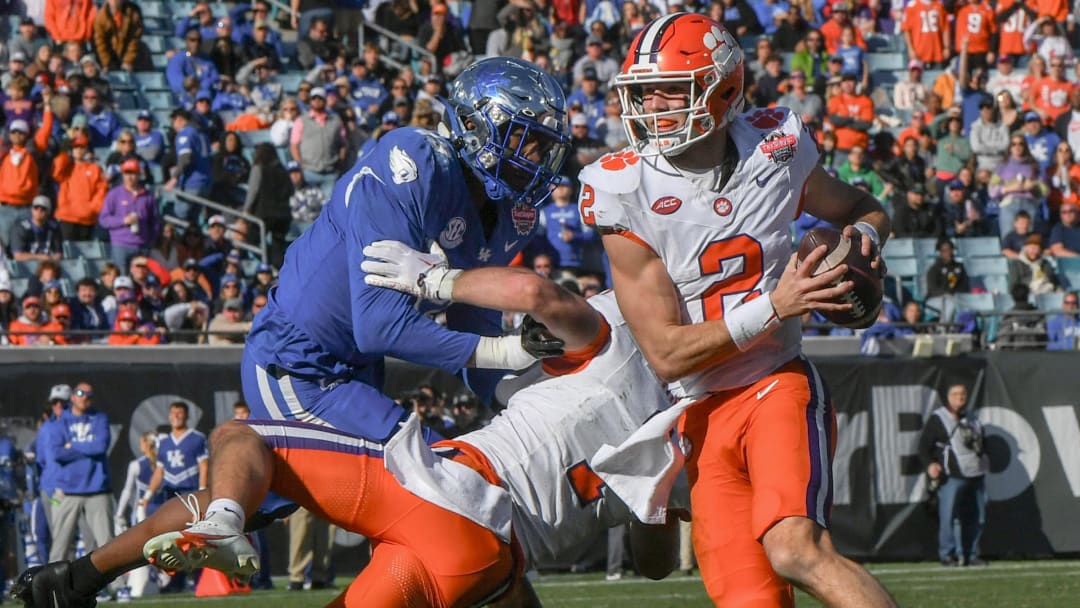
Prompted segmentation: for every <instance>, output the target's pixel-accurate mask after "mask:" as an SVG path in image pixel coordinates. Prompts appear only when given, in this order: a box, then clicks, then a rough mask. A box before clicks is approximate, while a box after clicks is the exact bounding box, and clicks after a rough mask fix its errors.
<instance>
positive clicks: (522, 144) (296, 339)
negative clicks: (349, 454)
mask: <svg viewBox="0 0 1080 608" xmlns="http://www.w3.org/2000/svg"><path fill="white" fill-rule="evenodd" d="M446 105H447V116H446V121H447V123H448V125H446V128H445V129H442V130H441V132H440V133H439V134H436V133H433V132H431V131H426V130H422V129H418V128H401V129H395V130H393V131H391V132H390V133H387V134H386V135H385V136H384V137H382V138H380V139H379V141H378V143H377V145H376V146H375V147H374V148H373V149H371V150H370V151H369V152H368V153H366V154H364V155H363V156H361V157H360V159H359V160H358V161H357V163H356V165H355V166H354V167H353V168H352V169H351V170H350V171H348V172H347V173H346V174H345V175H344V176H343V177H342V178H341V179H340V180H338V183H337V184H336V186H335V188H334V193H333V196H332V197H331V200H330V202H329V203H328V204H327V205H326V206H325V207H324V208H323V211H322V214H321V215H320V216H319V218H318V220H316V221H315V223H314V224H313V225H312V226H311V228H309V229H308V230H307V231H306V232H305V233H304V234H303V235H302V236H301V237H300V238H299V239H297V240H296V241H295V242H294V243H293V244H292V245H291V246H290V247H289V249H288V251H287V252H286V255H285V262H284V264H283V266H282V268H281V273H280V277H279V282H278V286H277V287H276V288H275V289H273V290H272V291H271V292H270V294H269V300H268V303H267V306H266V308H264V309H263V311H262V312H260V313H259V315H258V316H257V317H256V319H255V323H254V326H253V327H252V330H251V333H250V334H249V336H248V340H247V345H246V348H245V349H244V356H243V360H242V363H241V375H242V382H243V390H244V398H245V400H246V401H247V402H248V405H249V406H250V407H251V417H252V418H253V419H273V420H297V421H302V422H308V423H314V424H321V425H326V426H330V427H332V428H336V429H339V430H342V431H345V432H348V433H351V434H355V435H359V436H362V437H366V438H370V439H372V440H378V441H381V440H385V439H387V438H388V437H390V435H392V434H393V432H394V430H395V429H396V428H398V425H399V423H401V422H403V421H404V420H405V419H406V418H407V416H408V412H406V411H405V410H403V409H402V408H401V407H400V406H399V405H397V404H396V403H394V401H393V400H391V399H390V398H389V397H387V396H386V395H384V394H382V392H381V387H382V382H383V374H384V367H383V357H385V356H391V357H396V358H399V359H404V360H407V361H411V362H414V363H418V364H421V365H427V366H431V367H438V368H441V369H445V370H447V371H451V372H458V371H462V370H464V369H465V368H467V367H469V368H480V369H487V370H506V369H520V368H523V367H526V366H528V365H529V364H531V363H532V362H534V361H535V360H536V358H537V357H538V356H546V355H551V354H561V351H559V350H558V349H557V347H556V348H553V347H552V342H548V341H541V342H540V343H539V346H540V348H536V349H534V348H528V345H529V344H531V343H530V342H528V341H523V340H522V339H521V337H519V336H502V335H501V316H500V313H498V312H494V311H487V310H482V309H479V308H472V307H468V306H464V305H460V304H454V305H451V306H449V307H447V308H446V310H445V315H446V319H447V325H446V326H445V327H444V326H442V325H439V324H437V323H435V322H434V321H432V320H431V319H430V318H429V317H428V316H426V314H425V313H428V312H433V311H434V310H435V308H433V307H432V305H431V304H430V303H427V302H424V303H420V302H418V301H417V299H416V298H415V297H412V296H409V295H406V294H403V293H399V292H395V291H391V290H387V289H380V288H378V287H373V286H369V285H368V284H366V283H365V281H364V276H365V273H364V272H363V271H362V269H361V268H360V265H361V262H362V261H363V260H364V253H363V250H364V247H365V246H367V245H369V244H371V243H373V242H375V241H382V240H396V241H400V242H402V243H404V244H406V245H408V246H409V247H411V248H413V249H416V250H420V251H427V250H429V249H430V248H432V247H434V246H438V248H440V249H441V250H442V251H443V252H445V255H446V257H447V259H448V260H449V265H450V268H454V269H461V270H463V269H468V268H474V267H477V266H486V265H496V264H501V265H505V264H507V263H508V262H509V261H510V260H511V259H513V257H514V256H515V255H517V253H518V252H519V251H520V250H521V249H522V248H523V247H524V246H525V245H526V244H527V242H528V241H529V239H530V237H531V236H532V234H533V232H534V231H535V228H536V223H537V220H538V217H539V211H538V209H537V207H539V206H540V205H542V204H543V203H544V201H545V200H546V199H547V197H548V196H549V194H550V192H551V190H552V188H553V187H554V184H555V183H556V181H557V180H558V177H559V171H560V169H561V168H562V164H563V160H564V159H565V157H566V154H567V151H568V149H569V141H570V139H569V134H568V133H569V129H568V126H567V122H566V101H565V98H564V96H563V93H562V90H561V88H560V87H559V85H558V83H557V82H556V81H555V80H554V79H553V78H552V77H551V76H550V75H548V74H547V73H545V72H544V71H542V70H541V69H539V68H538V67H536V66H535V65H533V64H531V63H528V62H526V61H522V60H519V59H514V58H508V57H492V58H488V59H484V60H481V61H479V62H477V63H475V64H473V65H472V66H470V67H469V68H467V69H466V70H465V71H464V72H462V73H461V74H460V75H459V76H458V77H457V79H455V81H454V82H453V84H452V85H451V87H450V92H449V97H448V99H447V104H446ZM459 271H460V270H453V271H445V270H442V269H440V272H459ZM451 283H452V281H447V284H451ZM444 300H446V301H447V302H448V301H449V297H448V296H447V297H446V298H444ZM443 306H446V305H445V304H443ZM530 351H531V352H530ZM501 376H502V371H495V372H493V373H490V372H489V373H488V374H484V373H483V372H479V371H478V370H475V369H470V370H469V373H466V374H465V375H464V378H465V380H466V382H467V383H468V384H469V385H470V386H471V387H472V388H473V389H474V390H475V391H477V392H478V393H479V394H481V396H490V395H491V393H492V392H493V390H494V384H495V382H496V381H497V379H498V378H499V377H501ZM437 438H438V437H436V436H430V437H428V439H429V440H435V439H437ZM232 481H234V482H236V481H240V482H242V480H232ZM228 482H229V480H218V479H215V480H212V481H211V489H212V490H213V494H212V495H213V498H214V501H213V502H211V503H210V505H208V506H207V508H206V519H205V520H203V521H202V522H200V524H203V527H206V528H207V529H206V530H202V531H205V532H207V534H208V535H207V536H205V537H200V538H199V539H198V541H197V542H195V543H192V544H191V545H190V546H191V547H192V548H196V549H198V548H199V547H197V546H196V545H198V544H199V543H205V542H218V541H214V540H212V539H211V537H213V536H217V537H219V538H220V539H221V542H223V543H234V542H237V541H238V540H239V539H243V536H242V535H240V536H237V535H236V533H235V532H236V530H235V528H236V527H237V526H238V525H241V524H240V522H241V521H242V520H241V519H239V518H235V519H234V516H233V513H234V512H237V511H239V512H241V513H242V512H243V510H242V507H240V505H239V504H237V503H236V502H235V501H232V500H230V499H229V498H226V497H227V496H229V495H230V494H229V492H228V491H227V490H222V488H227V486H228ZM198 496H199V497H200V498H201V499H202V500H203V501H205V500H207V497H208V496H207V494H206V493H202V492H200V493H199V494H198ZM173 503H176V501H171V503H170V504H167V505H165V506H164V507H162V509H166V508H174V509H175V508H181V507H180V505H179V504H178V503H176V504H173ZM274 506H276V505H274ZM265 509H266V510H267V511H272V510H273V507H272V506H270V505H267V506H266V507H265ZM195 510H196V511H198V508H197V505H196V509H195ZM147 523H148V522H144V524H141V525H139V526H135V527H134V528H132V529H131V530H129V531H128V532H126V533H125V534H124V535H121V536H120V537H118V538H117V539H116V540H115V541H113V542H112V543H109V544H108V545H106V546H105V547H102V548H100V549H98V550H96V551H94V552H93V553H91V554H90V555H88V556H86V557H85V558H82V559H79V560H76V561H75V562H71V563H68V562H56V563H53V564H49V565H48V566H45V567H44V569H32V570H28V571H27V572H25V573H23V575H22V576H21V577H20V583H19V584H18V585H16V587H15V588H13V590H12V594H13V596H15V597H16V598H17V599H20V600H22V601H23V602H24V603H25V604H26V605H28V606H51V604H50V603H49V602H50V601H52V599H51V598H54V597H58V598H60V601H61V602H62V605H65V606H82V605H93V604H92V603H91V601H92V599H93V597H94V595H95V593H96V591H97V590H98V589H100V588H102V587H103V586H104V584H105V583H107V582H108V581H109V580H112V579H113V578H115V577H116V576H118V575H119V574H120V573H122V572H124V571H126V570H128V569H130V568H132V567H135V566H138V565H141V564H143V563H146V562H145V561H144V560H143V558H142V551H143V544H144V543H145V542H146V541H147V540H148V539H149V538H151V537H153V536H156V535H158V534H160V533H161V532H164V531H165V530H160V529H156V528H154V527H152V526H148V525H146V524H147ZM200 530H201V528H200V529H199V530H196V532H199V531H200ZM215 530H216V532H215ZM186 532H187V533H189V534H190V533H191V532H192V528H189V529H188V530H187V531H186ZM239 544H240V545H246V541H242V542H240V543H239ZM218 549H219V550H220V547H219V548H218ZM249 549H250V545H246V546H239V547H237V548H235V551H231V550H230V551H221V553H222V554H223V555H231V556H233V557H234V558H235V559H236V560H239V561H244V560H247V559H249V558H252V557H253V556H249V555H248V550H249ZM252 563H257V560H254V559H253V560H252Z"/></svg>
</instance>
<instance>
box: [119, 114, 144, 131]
mask: <svg viewBox="0 0 1080 608" xmlns="http://www.w3.org/2000/svg"><path fill="white" fill-rule="evenodd" d="M141 111H142V110H120V111H119V112H117V114H119V115H120V122H122V123H124V126H127V127H131V128H132V129H134V128H135V120H136V119H138V117H139V112H141Z"/></svg>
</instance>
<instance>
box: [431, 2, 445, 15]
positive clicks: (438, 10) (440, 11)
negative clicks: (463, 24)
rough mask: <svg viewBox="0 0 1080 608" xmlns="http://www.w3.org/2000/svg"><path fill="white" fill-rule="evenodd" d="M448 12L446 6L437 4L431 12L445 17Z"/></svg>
mask: <svg viewBox="0 0 1080 608" xmlns="http://www.w3.org/2000/svg"><path fill="white" fill-rule="evenodd" d="M446 11H447V8H446V5H445V4H436V5H434V6H432V7H431V12H432V13H433V14H436V15H445V14H446Z"/></svg>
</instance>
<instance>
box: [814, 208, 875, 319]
mask: <svg viewBox="0 0 1080 608" xmlns="http://www.w3.org/2000/svg"><path fill="white" fill-rule="evenodd" d="M821 245H827V246H828V247H829V250H828V253H826V254H825V257H824V258H823V259H822V260H821V262H820V263H819V264H818V267H817V268H816V269H814V273H813V274H814V276H817V275H819V274H821V273H823V272H828V271H829V270H832V269H833V268H836V267H837V266H839V265H840V264H847V266H848V271H847V273H845V274H844V277H843V278H842V279H841V281H853V282H854V283H855V288H854V289H852V290H851V291H849V292H848V293H847V294H846V295H844V296H843V297H842V298H841V300H842V301H843V302H847V303H850V304H851V310H846V311H822V312H821V315H822V316H823V317H825V318H826V319H828V320H829V321H830V322H831V323H835V324H836V325H840V326H842V327H848V328H851V329H864V328H867V327H870V326H871V325H873V324H874V321H876V320H877V317H878V312H879V311H880V310H881V296H882V292H883V290H882V284H881V277H879V276H878V272H877V270H875V269H873V268H871V267H870V262H871V261H872V260H873V256H874V253H873V252H871V257H865V256H863V254H862V252H861V251H860V248H859V242H858V241H856V240H853V239H849V238H847V237H845V236H844V235H843V234H842V233H841V232H840V231H839V230H834V229H832V228H813V229H811V230H808V231H807V232H806V234H805V235H803V238H802V241H800V242H799V254H798V255H799V262H800V263H802V261H803V260H804V259H806V256H808V255H810V253H811V252H813V251H814V249H817V248H818V247H820V246H821Z"/></svg>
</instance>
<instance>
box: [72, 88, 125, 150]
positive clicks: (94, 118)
mask: <svg viewBox="0 0 1080 608" xmlns="http://www.w3.org/2000/svg"><path fill="white" fill-rule="evenodd" d="M82 99H83V103H82V106H81V107H79V110H78V112H77V114H82V115H83V116H85V117H86V126H87V129H88V132H89V135H90V145H91V146H92V147H94V148H105V147H108V146H110V145H112V142H113V140H114V139H116V136H117V135H119V134H120V130H121V129H122V128H123V125H122V124H120V118H119V117H118V116H117V115H116V113H115V112H113V111H112V110H109V109H108V108H106V107H105V106H104V105H102V103H101V93H100V92H99V91H98V90H97V89H95V88H93V87H87V88H86V89H84V90H83V95H82Z"/></svg>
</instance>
